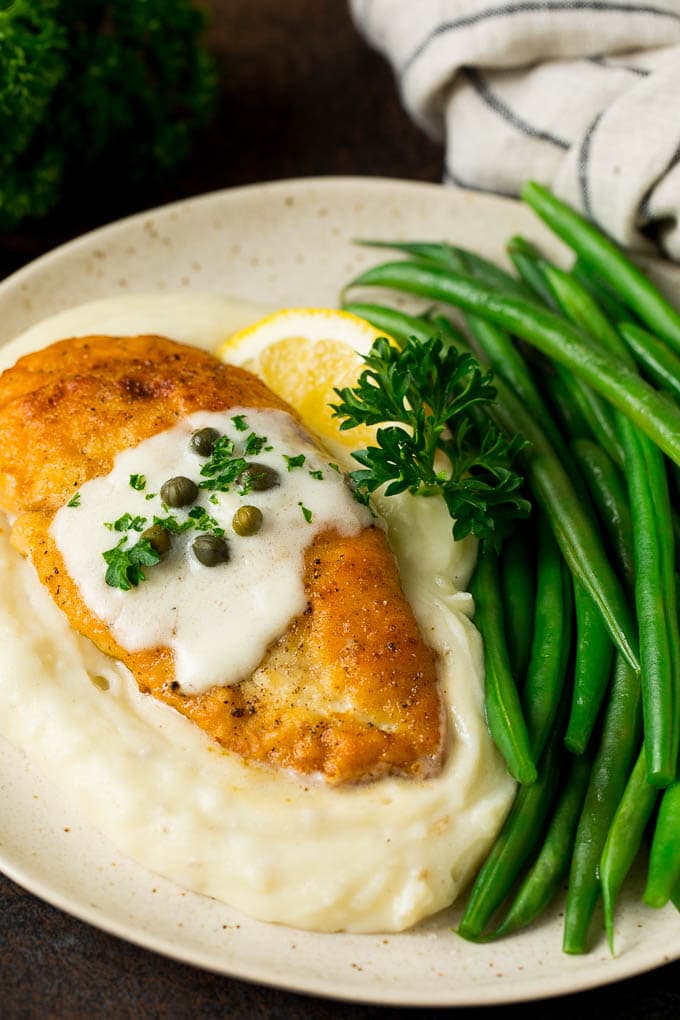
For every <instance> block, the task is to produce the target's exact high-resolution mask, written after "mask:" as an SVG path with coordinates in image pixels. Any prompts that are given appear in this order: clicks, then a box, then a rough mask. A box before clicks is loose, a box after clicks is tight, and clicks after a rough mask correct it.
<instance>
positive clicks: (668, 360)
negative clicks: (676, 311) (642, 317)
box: [618, 322, 680, 400]
mask: <svg viewBox="0 0 680 1020" xmlns="http://www.w3.org/2000/svg"><path fill="white" fill-rule="evenodd" d="M618 329H619V333H620V334H621V336H622V337H623V339H624V340H625V341H626V344H627V345H628V347H629V348H630V350H631V351H632V352H633V354H634V355H635V360H636V361H637V363H638V365H640V366H641V367H642V369H643V370H644V371H645V374H646V375H647V377H648V378H649V379H651V381H652V382H653V383H655V384H656V385H657V386H658V387H659V388H660V389H662V390H666V391H667V392H668V393H670V394H672V396H673V397H675V399H676V400H678V399H680V357H678V355H677V354H675V353H674V352H673V351H671V350H669V349H668V347H667V346H666V344H665V343H663V341H662V340H659V339H658V337H655V336H654V335H653V334H652V333H648V332H647V330H646V329H643V328H642V327H641V326H636V325H635V323H634V322H621V323H619V324H618Z"/></svg>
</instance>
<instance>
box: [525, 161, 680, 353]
mask: <svg viewBox="0 0 680 1020" xmlns="http://www.w3.org/2000/svg"><path fill="white" fill-rule="evenodd" d="M522 198H523V199H524V201H525V202H526V203H527V204H528V205H530V206H531V208H532V209H533V210H534V212H535V213H537V214H538V216H540V217H541V219H542V220H543V221H544V222H545V223H547V224H548V226H549V227H550V228H551V230H553V231H554V232H555V233H556V234H557V236H558V237H560V238H561V239H562V240H563V241H565V242H566V244H568V245H569V247H570V248H573V250H574V251H575V252H576V254H577V255H578V257H579V258H580V259H581V260H582V261H583V262H584V263H585V264H586V265H588V266H590V267H592V269H594V270H595V271H596V272H598V273H599V274H600V275H601V276H602V277H603V279H604V280H605V281H606V282H607V283H609V284H611V286H612V287H614V288H615V290H616V292H617V294H619V295H620V296H621V297H622V298H623V300H624V301H625V302H626V304H627V305H628V306H629V307H630V308H631V309H632V310H633V311H634V312H635V313H636V314H637V315H638V316H639V317H640V318H641V319H642V321H643V322H644V323H646V325H647V326H648V327H649V329H651V330H652V332H653V333H656V334H658V335H659V336H660V337H662V338H663V339H664V340H666V341H667V343H668V344H669V345H670V346H671V347H672V348H673V349H674V350H675V351H676V353H679V354H680V315H679V314H678V312H677V311H676V310H675V309H674V308H673V307H672V305H671V304H670V303H669V302H668V301H666V299H665V298H664V297H663V296H662V295H661V294H660V293H659V291H658V290H657V289H656V287H655V286H654V284H653V283H652V282H651V280H649V279H648V278H647V277H646V276H645V274H644V273H643V272H642V271H641V270H640V269H638V267H637V266H636V265H634V264H633V263H632V262H631V261H630V259H628V258H627V257H626V256H625V255H624V254H623V252H622V251H621V250H620V249H619V248H618V247H617V246H616V245H615V244H614V243H613V241H610V240H609V238H608V237H605V236H604V234H602V233H600V231H599V230H598V229H597V228H596V227H594V226H593V225H592V224H591V223H588V222H587V221H586V220H584V219H583V217H582V216H579V214H578V213H577V212H575V211H574V210H573V209H570V208H569V206H567V205H565V204H564V202H561V201H560V200H559V199H558V198H555V196H554V195H552V194H551V193H550V192H549V191H548V189H547V188H544V187H542V186H541V185H540V184H536V183H535V182H534V181H530V182H529V183H528V184H526V185H525V186H524V188H523V189H522Z"/></svg>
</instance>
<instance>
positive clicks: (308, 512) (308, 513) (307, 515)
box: [298, 502, 312, 524]
mask: <svg viewBox="0 0 680 1020" xmlns="http://www.w3.org/2000/svg"><path fill="white" fill-rule="evenodd" d="M298 506H299V507H300V510H301V511H302V516H303V517H304V519H305V520H306V521H307V524H311V523H312V511H311V510H310V509H309V507H308V506H304V504H303V503H302V502H299V503H298Z"/></svg>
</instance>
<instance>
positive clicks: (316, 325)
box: [216, 308, 393, 450]
mask: <svg viewBox="0 0 680 1020" xmlns="http://www.w3.org/2000/svg"><path fill="white" fill-rule="evenodd" d="M379 336H385V333H384V332H381V331H380V330H378V329H376V328H375V327H374V326H371V324H370V323H369V322H366V320H365V319H360V318H358V316H356V315H351V314H350V313H349V312H341V311H338V310H337V309H335V308H287V309H284V310H283V311H280V312H275V313H274V314H273V315H268V316H267V317H266V318H265V319H261V320H260V321H259V322H256V323H255V324H254V325H253V326H249V327H248V328H247V329H242V330H240V331H239V332H238V333H234V334H233V336H231V337H230V338H229V339H228V340H226V341H225V343H223V344H222V345H221V346H220V347H219V348H218V349H217V352H216V353H217V355H218V357H220V358H221V359H222V360H223V361H227V362H230V363H231V364H233V365H240V366H241V367H242V368H247V369H248V370H249V371H251V372H254V373H255V375H258V376H259V377H260V379H262V381H263V382H264V383H266V384H267V386H268V387H269V388H270V389H271V390H273V391H274V393H276V394H277V395H278V396H280V397H282V398H283V399H284V400H286V401H287V402H288V403H289V404H290V405H291V406H292V407H293V408H294V409H295V410H296V411H297V412H298V414H299V415H300V417H301V418H302V420H303V421H304V423H305V425H307V427H308V428H309V429H310V430H311V431H312V432H315V433H316V434H317V435H318V436H320V437H322V438H323V439H325V440H326V441H327V442H330V443H332V444H333V445H334V446H338V445H339V446H341V447H344V448H346V449H348V450H357V449H359V448H360V447H362V446H367V445H369V444H370V443H372V442H373V441H374V436H375V431H376V430H375V428H372V427H368V426H363V425H360V426H357V427H356V428H353V429H348V430H347V431H346V432H341V431H340V428H339V424H340V423H339V421H338V419H337V418H334V417H333V412H332V411H331V408H330V406H329V405H330V404H335V403H337V402H338V398H337V395H336V393H335V392H334V390H335V387H338V388H341V387H343V386H353V385H354V384H355V383H356V381H357V379H358V377H359V375H360V374H361V371H362V368H363V361H362V359H361V355H362V354H367V353H368V352H369V351H370V349H371V346H372V344H373V341H374V340H375V339H376V338H377V337H379ZM388 339H389V340H391V338H390V337H388ZM392 342H393V341H392Z"/></svg>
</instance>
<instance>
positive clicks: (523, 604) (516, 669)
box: [500, 527, 536, 679]
mask: <svg viewBox="0 0 680 1020" xmlns="http://www.w3.org/2000/svg"><path fill="white" fill-rule="evenodd" d="M534 560H535V557H534V550H533V543H532V542H531V541H530V539H529V535H528V529H527V528H524V527H517V528H516V529H515V531H514V533H513V534H512V536H511V537H510V538H509V539H506V541H505V542H504V543H503V548H502V550H501V561H500V566H501V589H502V592H503V605H504V606H505V635H506V639H507V643H508V655H509V658H510V667H511V669H512V675H513V676H514V677H517V678H518V679H519V678H520V677H524V675H525V673H526V671H527V666H528V665H529V658H530V656H531V642H532V637H533V632H534V608H535V606H536V564H535V562H534Z"/></svg>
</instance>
